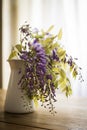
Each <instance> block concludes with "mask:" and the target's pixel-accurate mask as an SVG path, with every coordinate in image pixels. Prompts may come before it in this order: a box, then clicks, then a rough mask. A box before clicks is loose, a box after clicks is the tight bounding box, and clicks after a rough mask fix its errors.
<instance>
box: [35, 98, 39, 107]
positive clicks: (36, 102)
mask: <svg viewBox="0 0 87 130" xmlns="http://www.w3.org/2000/svg"><path fill="white" fill-rule="evenodd" d="M34 103H35V106H36V107H38V100H37V99H36V98H35V97H34Z"/></svg>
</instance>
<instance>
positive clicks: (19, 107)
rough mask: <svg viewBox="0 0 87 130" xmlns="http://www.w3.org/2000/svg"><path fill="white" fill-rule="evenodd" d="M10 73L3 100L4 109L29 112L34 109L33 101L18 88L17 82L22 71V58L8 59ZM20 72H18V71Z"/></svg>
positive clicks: (13, 111)
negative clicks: (4, 99)
mask: <svg viewBox="0 0 87 130" xmlns="http://www.w3.org/2000/svg"><path fill="white" fill-rule="evenodd" d="M8 62H9V64H10V68H11V75H10V79H9V84H8V90H7V95H6V101H5V111H6V112H11V113H29V112H33V111H34V103H33V101H32V100H29V99H28V98H27V97H26V96H25V95H24V92H23V91H22V90H21V89H20V87H19V85H18V82H19V80H20V78H21V76H22V75H23V73H24V67H25V66H24V63H25V61H22V60H9V61H8ZM20 70H21V73H20V74H19V71H20Z"/></svg>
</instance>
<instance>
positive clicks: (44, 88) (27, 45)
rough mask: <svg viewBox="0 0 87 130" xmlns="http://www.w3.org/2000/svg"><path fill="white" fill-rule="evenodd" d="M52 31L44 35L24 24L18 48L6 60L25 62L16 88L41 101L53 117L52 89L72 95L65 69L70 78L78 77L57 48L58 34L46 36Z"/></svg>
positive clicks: (75, 69) (59, 46)
mask: <svg viewBox="0 0 87 130" xmlns="http://www.w3.org/2000/svg"><path fill="white" fill-rule="evenodd" d="M52 27H53V26H51V27H50V28H49V29H48V30H47V31H39V30H38V29H37V30H36V31H35V30H34V31H32V30H31V28H30V26H29V25H28V24H27V25H23V26H22V27H21V28H20V29H19V30H20V42H21V44H17V45H15V46H14V49H13V51H12V53H11V55H10V57H9V59H12V58H13V57H14V56H17V57H18V58H19V59H21V60H23V61H25V72H24V74H23V75H22V77H21V79H20V80H19V83H18V85H19V86H20V88H21V89H22V90H24V91H25V92H26V95H27V96H28V98H29V99H34V101H35V102H37V101H38V100H39V101H41V102H42V105H43V106H44V107H47V106H48V108H49V111H50V112H51V113H53V114H54V113H55V110H54V108H55V107H54V105H53V102H55V101H56V89H60V90H61V91H62V92H65V94H66V96H69V95H71V94H72V89H71V83H70V80H69V78H68V77H67V74H66V73H67V71H66V70H67V68H68V69H69V70H70V73H71V74H72V76H73V77H74V78H76V76H77V75H78V69H79V68H78V66H77V65H76V64H75V62H74V61H73V59H72V58H71V57H69V56H68V55H67V53H66V50H65V49H64V48H63V47H62V46H61V45H60V44H59V41H60V40H61V37H62V31H61V30H60V31H59V33H58V35H53V34H51V33H50V31H51V29H52ZM20 73H21V71H20Z"/></svg>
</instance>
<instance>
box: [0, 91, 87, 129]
mask: <svg viewBox="0 0 87 130" xmlns="http://www.w3.org/2000/svg"><path fill="white" fill-rule="evenodd" d="M4 101H5V92H1V93H0V121H1V123H2V122H3V123H5V126H6V125H7V127H9V128H10V127H11V126H12V125H15V127H19V128H18V130H20V127H26V129H25V130H27V127H29V129H30V128H34V129H35V130H36V129H38V130H39V129H46V130H87V98H80V97H79V98H73V97H71V98H69V99H66V98H65V97H64V96H62V95H59V96H58V102H57V104H56V108H57V114H56V115H55V116H53V115H51V114H49V112H48V111H46V110H45V109H43V108H41V107H39V108H38V109H36V111H35V112H33V113H30V114H12V113H5V112H4ZM8 124H9V126H8ZM1 126H3V127H4V124H1V125H0V127H1ZM15 127H14V128H15ZM0 130H2V129H0ZM6 130H7V129H6ZM21 130H22V128H21ZM31 130H33V129H31Z"/></svg>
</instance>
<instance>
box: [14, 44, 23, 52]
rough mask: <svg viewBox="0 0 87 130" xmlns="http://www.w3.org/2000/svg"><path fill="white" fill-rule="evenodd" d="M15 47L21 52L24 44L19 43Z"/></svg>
mask: <svg viewBox="0 0 87 130" xmlns="http://www.w3.org/2000/svg"><path fill="white" fill-rule="evenodd" d="M15 48H16V49H17V50H18V51H19V52H20V51H21V50H22V45H21V44H17V45H15Z"/></svg>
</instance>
